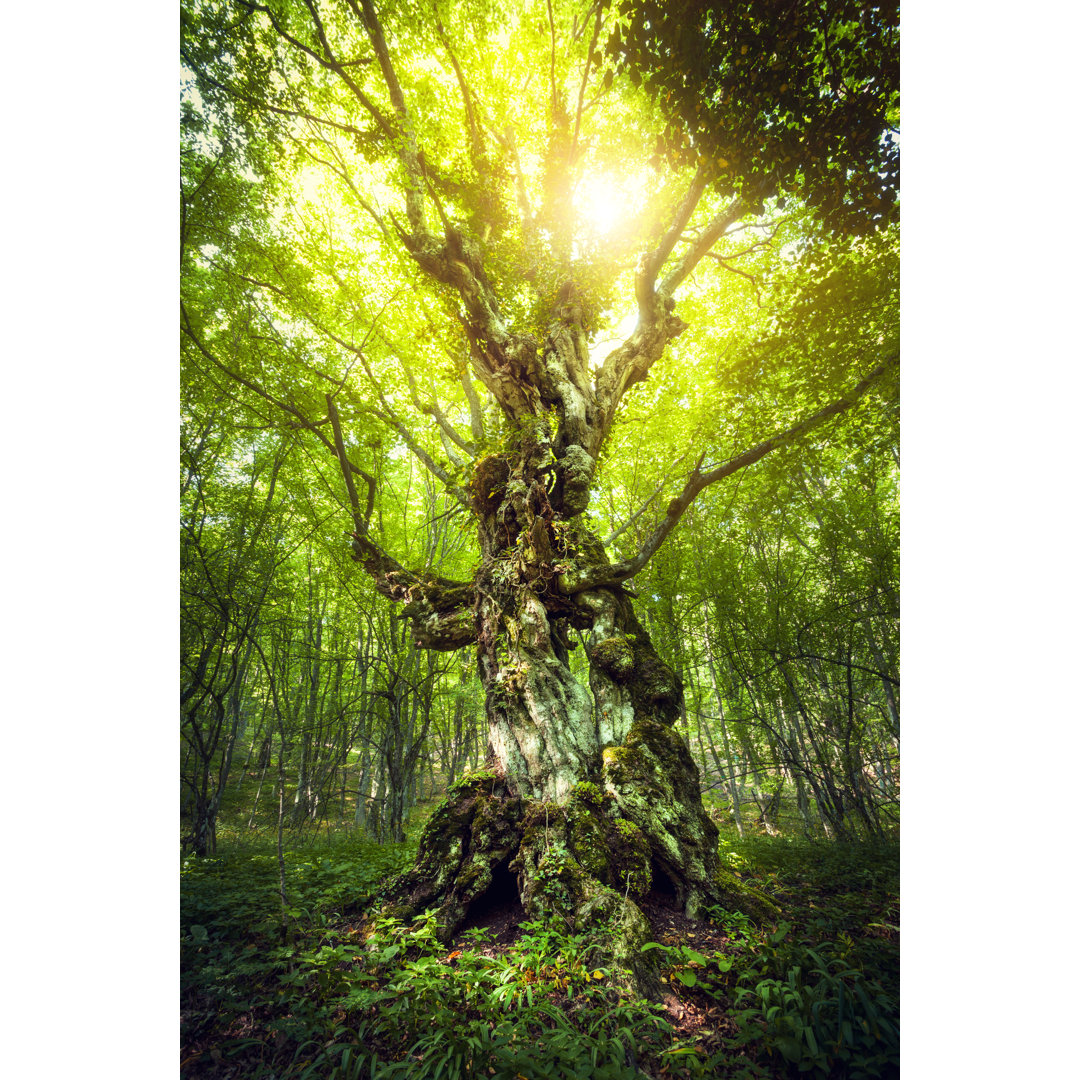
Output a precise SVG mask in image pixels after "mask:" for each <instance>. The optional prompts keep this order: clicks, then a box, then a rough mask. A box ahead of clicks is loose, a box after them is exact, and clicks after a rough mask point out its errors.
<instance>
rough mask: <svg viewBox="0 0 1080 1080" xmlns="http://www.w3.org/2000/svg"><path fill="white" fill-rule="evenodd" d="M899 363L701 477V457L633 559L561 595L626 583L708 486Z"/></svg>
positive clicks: (800, 432)
mask: <svg viewBox="0 0 1080 1080" xmlns="http://www.w3.org/2000/svg"><path fill="white" fill-rule="evenodd" d="M899 360H900V357H899V355H898V354H897V355H894V356H891V357H889V358H888V359H887V360H884V361H882V363H880V364H878V366H877V367H875V368H874V370H873V371H871V372H870V373H869V375H867V376H866V378H865V379H863V380H862V381H861V382H859V383H858V384H857V385H856V386H854V387H853V388H852V389H851V391H850V392H849V393H848V394H846V395H845V396H844V397H842V398H839V399H837V400H836V401H834V402H832V404H830V405H826V406H825V408H824V409H821V410H819V411H818V412H816V413H814V414H813V415H812V416H808V417H806V419H804V420H800V421H799V422H798V423H797V424H793V425H792V426H791V427H789V428H787V429H786V430H784V431H780V432H777V434H775V435H772V436H770V437H769V438H768V439H766V440H765V441H764V442H760V443H758V445H757V446H755V447H752V448H751V449H749V450H747V451H745V452H744V453H742V454H740V455H739V456H738V457H734V458H731V459H730V460H729V461H726V462H725V463H724V464H723V465H720V466H718V467H717V468H715V469H711V470H710V471H709V472H705V473H703V472H701V471H700V470H701V463H702V461H703V460H704V457H705V455H704V454H703V455H702V456H701V458H699V459H698V463H697V465H695V466H694V471H693V472H692V473H691V474H690V476H689V478H688V479H687V481H686V483H685V485H684V486H683V490H682V492H681V494H679V495H678V496H677V497H676V498H674V499H672V500H671V502H670V503H669V504H668V508H667V513H666V514H665V515H664V518H663V520H662V521H661V522H660V524H659V525H657V527H656V528H655V529H654V530H653V532H652V533H651V535H650V536H649V537H648V538H647V539H646V541H645V543H644V544H642V546H641V548H640V550H639V551H638V553H637V554H636V555H635V556H634V557H633V558H631V559H626V560H624V561H622V562H619V563H615V564H614V565H612V566H606V567H599V568H597V569H596V570H595V571H594V572H593V573H592V574H589V575H586V576H584V577H582V578H580V579H577V580H575V581H573V582H569V581H566V582H564V583H563V587H564V591H566V592H568V593H570V594H574V593H579V592H582V591H584V590H585V589H594V588H598V587H601V586H605V585H614V584H618V583H619V582H622V581H626V580H627V579H628V578H632V577H633V576H634V575H635V574H636V573H638V572H639V571H640V570H641V569H642V568H643V567H644V566H645V564H646V563H647V562H648V561H649V559H651V558H652V557H653V555H654V554H655V553H656V551H657V550H658V549H659V547H660V545H661V544H662V543H663V542H664V541H665V540H666V539H667V537H668V534H669V533H670V532H671V530H672V529H674V528H675V526H676V525H677V524H678V522H679V519H680V518H681V517H682V516H683V514H684V513H685V512H686V508H687V507H688V506H689V505H690V504H691V503H692V502H693V501H694V499H695V498H696V497H697V496H698V494H699V493H700V492H702V491H703V490H704V489H705V488H707V487H708V486H709V485H710V484H715V483H716V482H717V481H718V480H723V479H725V478H726V477H728V476H731V475H732V474H734V473H737V472H739V471H740V470H742V469H745V468H747V467H748V466H750V465H753V464H754V463H755V462H758V461H760V460H761V459H762V458H763V457H765V455H766V454H769V453H771V452H772V451H773V450H776V449H777V448H779V447H781V446H785V445H787V444H789V443H791V442H793V441H794V440H796V439H798V438H801V437H802V436H804V435H806V434H808V433H809V432H811V431H813V430H814V429H815V428H817V427H820V426H821V425H822V424H824V423H825V422H826V421H827V420H830V419H832V417H834V416H837V415H839V414H840V413H842V412H844V411H846V410H847V409H850V408H851V406H852V405H854V404H855V403H856V402H857V401H858V400H859V399H860V398H861V397H863V395H864V394H866V392H867V391H868V390H869V389H870V388H871V387H872V386H873V385H874V383H875V382H876V381H877V380H878V378H879V377H880V376H881V375H882V374H884V372H885V371H886V370H888V369H889V368H890V367H893V366H894V365H896V364H898V363H899Z"/></svg>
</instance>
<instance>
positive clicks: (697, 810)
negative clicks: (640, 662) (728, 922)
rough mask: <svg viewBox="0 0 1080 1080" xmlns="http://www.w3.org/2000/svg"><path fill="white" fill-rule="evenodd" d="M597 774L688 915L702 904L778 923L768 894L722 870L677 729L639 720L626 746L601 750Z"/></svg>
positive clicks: (690, 762)
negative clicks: (599, 774) (602, 752)
mask: <svg viewBox="0 0 1080 1080" xmlns="http://www.w3.org/2000/svg"><path fill="white" fill-rule="evenodd" d="M603 774H604V786H605V790H606V792H607V794H609V795H610V796H611V798H612V799H614V802H615V804H616V806H617V808H618V814H619V815H620V816H621V817H622V818H624V819H626V820H628V821H629V822H632V823H633V825H634V826H636V827H637V829H638V830H640V834H641V838H642V839H641V846H642V847H644V848H645V849H646V850H647V851H648V852H649V855H650V858H651V861H652V863H653V864H654V865H655V867H656V868H658V869H659V870H660V871H662V872H663V874H664V876H665V877H666V878H667V879H668V881H669V883H670V884H671V886H672V887H673V888H674V890H675V900H676V903H677V904H678V906H679V907H680V908H681V909H682V910H683V911H684V912H685V913H686V915H687V916H688V917H690V918H697V917H699V916H700V915H701V913H702V909H703V907H704V906H705V905H707V904H720V905H722V906H724V907H726V908H729V909H732V910H737V911H742V912H745V913H746V914H747V915H748V916H750V918H752V919H753V920H754V921H755V922H759V923H766V922H770V921H772V920H773V919H775V918H776V917H777V915H778V914H779V909H778V908H777V907H776V905H775V904H774V903H773V902H772V901H771V900H770V899H769V898H768V897H767V896H765V895H764V894H763V893H761V892H760V891H758V890H757V889H753V888H751V887H750V886H748V885H744V884H743V883H742V882H741V881H740V880H739V879H738V878H737V877H736V876H735V875H734V874H732V873H731V872H730V871H729V870H726V869H725V868H724V867H723V866H721V864H720V861H719V858H718V856H717V850H716V849H717V830H716V826H715V825H714V824H713V823H712V821H710V820H709V818H708V816H707V815H706V814H705V811H704V809H703V807H702V805H701V793H700V788H699V786H698V778H697V768H696V767H695V765H694V763H693V760H692V759H691V757H690V752H689V750H688V749H687V748H686V744H685V743H684V742H683V741H682V739H681V738H680V737H679V735H678V733H677V732H676V731H674V730H673V729H672V728H670V727H668V726H667V725H665V724H663V723H660V722H659V721H656V720H651V719H648V718H646V717H638V718H637V719H635V721H634V723H633V725H632V727H631V729H630V733H629V735H628V736H627V738H626V741H625V743H624V744H623V745H622V746H613V747H609V748H608V749H606V750H605V751H604V760H603Z"/></svg>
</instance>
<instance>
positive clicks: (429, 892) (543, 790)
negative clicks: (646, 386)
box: [353, 303, 776, 990]
mask: <svg viewBox="0 0 1080 1080" xmlns="http://www.w3.org/2000/svg"><path fill="white" fill-rule="evenodd" d="M660 318H661V319H663V320H667V322H668V323H669V325H668V327H667V335H666V336H671V334H672V333H673V332H677V330H678V328H679V327H678V325H677V320H673V318H672V317H671V316H670V315H669V314H668V312H667V311H664V310H663V309H662V314H661V316H660ZM576 320H580V309H577V308H576V307H575V305H573V304H572V303H570V304H568V305H567V306H566V307H564V309H563V312H562V313H561V316H560V318H559V319H558V320H557V321H556V324H555V325H554V327H553V328H552V330H551V331H550V333H549V336H548V341H547V344H546V347H545V349H544V350H543V351H542V352H541V350H539V349H537V348H536V346H535V343H532V342H530V341H525V342H521V341H518V342H517V346H516V350H515V352H514V354H513V363H507V364H502V365H496V364H494V363H492V365H491V369H492V372H494V375H503V376H504V377H503V378H502V379H500V378H497V377H494V375H493V377H491V378H490V379H489V380H485V381H488V384H489V386H490V387H491V388H492V389H493V390H501V391H504V392H503V394H502V396H501V398H500V401H501V404H502V405H503V408H504V411H505V412H506V414H507V416H508V418H509V419H510V420H511V421H512V423H513V425H514V431H515V434H514V437H513V440H512V443H511V445H510V447H509V448H508V449H506V450H504V451H502V452H500V453H495V454H490V455H488V456H487V457H484V458H482V459H481V460H480V461H479V462H478V463H477V465H476V467H475V470H474V474H473V478H472V482H471V485H470V490H469V491H468V493H467V497H468V500H469V503H470V506H471V509H472V511H473V513H474V515H475V518H476V521H477V527H478V535H479V542H480V549H481V564H480V568H479V570H478V572H477V573H476V576H475V578H474V580H473V581H472V582H470V583H468V584H464V583H455V582H449V581H443V580H440V579H435V578H431V577H424V576H423V575H419V574H412V573H410V572H408V571H404V570H403V569H402V568H400V567H397V566H396V564H395V565H394V566H392V567H391V566H390V565H389V562H390V560H388V558H387V556H385V554H384V553H383V552H381V551H380V550H379V549H378V548H377V547H376V546H375V545H374V543H373V542H371V541H370V539H369V538H368V537H367V535H366V533H364V532H362V531H359V532H357V533H356V534H355V535H354V544H353V546H354V556H355V557H356V558H357V560H358V561H360V562H361V563H362V564H363V565H364V566H365V568H366V569H368V571H369V572H370V573H372V574H373V576H374V577H375V579H376V582H377V584H379V587H380V588H381V589H382V591H384V593H386V594H387V595H389V596H392V597H394V598H396V599H399V600H404V601H406V607H405V612H406V614H408V615H410V616H411V617H412V619H413V626H414V631H415V640H416V643H417V644H418V645H424V646H427V647H434V648H455V647H460V646H461V645H462V644H464V643H465V641H467V640H470V639H471V640H473V641H475V642H476V647H477V653H478V661H479V670H480V677H481V680H482V683H483V686H484V691H485V694H486V709H487V719H488V730H489V768H488V770H486V772H485V773H483V774H481V775H480V776H479V777H475V778H472V779H469V780H467V781H465V782H463V783H461V784H459V785H457V786H456V787H455V788H453V789H452V790H451V791H450V793H449V795H448V797H447V800H446V802H445V803H444V804H443V805H442V806H441V807H440V808H439V809H438V810H437V811H436V813H435V814H434V815H433V816H432V818H431V820H430V822H429V823H428V825H427V827H426V830H425V832H424V834H423V837H422V839H421V844H420V851H419V854H418V858H417V863H416V866H415V868H414V869H413V871H411V872H410V873H409V874H408V875H406V876H405V878H404V879H403V880H402V881H401V882H399V883H398V886H397V889H396V892H397V895H398V898H399V900H400V903H399V905H398V908H397V910H398V912H399V913H401V914H403V915H404V914H407V913H411V912H416V911H419V910H420V909H422V908H429V907H431V906H436V905H437V907H438V912H439V926H440V933H441V935H442V936H443V937H444V938H447V939H448V938H449V937H451V936H452V935H453V934H454V932H455V931H456V930H457V929H458V928H459V927H460V926H461V925H462V924H463V922H464V921H465V920H466V919H467V918H468V916H469V914H470V912H471V911H472V912H475V911H476V909H477V908H478V907H479V906H482V904H483V903H484V897H485V896H486V895H489V894H491V893H492V892H494V893H498V894H501V893H503V892H505V891H506V890H507V889H508V888H509V886H508V884H507V883H508V882H509V883H511V884H512V887H513V889H514V890H515V891H516V893H517V895H518V897H519V899H520V900H521V902H522V904H523V905H524V908H525V910H526V912H528V913H529V914H530V915H536V914H539V913H542V912H559V913H560V914H561V915H562V916H563V917H565V918H567V919H568V920H570V921H571V922H573V923H574V924H575V925H579V926H580V925H584V924H586V923H589V922H595V921H598V920H601V919H604V918H613V917H616V916H618V919H619V922H620V926H621V927H622V931H621V933H620V934H618V935H615V940H617V942H618V943H620V944H618V945H617V951H618V950H619V949H621V950H622V956H621V959H622V960H623V961H624V962H625V963H626V964H627V965H629V966H630V967H631V969H632V970H633V971H634V973H635V974H634V979H635V982H636V985H637V986H638V988H639V989H646V990H648V989H649V988H650V985H652V984H651V982H650V980H651V978H652V976H651V975H650V974H649V971H648V969H647V967H646V966H645V965H644V962H643V961H642V960H641V958H640V957H639V956H638V955H637V950H636V948H635V946H636V945H640V944H641V942H642V941H643V940H644V939H645V938H644V935H647V933H648V923H647V921H646V920H645V918H644V916H643V915H642V912H641V910H640V909H639V907H638V906H637V904H636V902H635V901H637V900H640V899H641V898H643V897H644V896H646V895H647V894H649V893H650V892H659V893H661V894H664V895H666V897H667V898H668V901H669V902H670V903H672V904H674V905H676V906H677V907H678V908H679V909H680V910H682V911H684V912H685V913H686V914H687V915H690V916H695V915H697V913H698V912H700V911H701V910H702V908H703V906H704V905H707V904H710V903H719V904H723V905H725V906H727V907H737V908H739V909H741V910H744V911H746V912H748V913H749V914H751V915H753V916H754V917H756V918H758V919H765V918H768V917H770V916H771V915H773V914H775V913H776V909H775V907H774V906H773V905H772V904H771V903H770V901H769V900H768V899H767V898H766V897H764V896H763V895H761V894H760V893H756V892H754V891H753V890H750V889H748V888H747V887H745V886H743V885H742V884H741V883H740V882H739V881H738V879H737V878H736V877H734V875H732V874H730V873H729V872H727V871H726V870H724V869H723V868H722V867H721V865H720V864H719V862H718V858H717V850H716V849H717V843H716V841H717V830H716V827H715V825H713V823H712V822H711V821H710V820H709V818H708V816H707V815H706V814H705V811H704V809H703V806H702V802H701V791H700V787H699V782H698V770H697V767H696V765H695V764H694V762H693V759H692V758H691V755H690V752H689V749H688V748H687V746H686V745H685V743H684V742H683V740H682V739H681V737H680V736H679V735H678V734H677V732H676V731H675V730H674V727H673V725H674V723H675V721H676V719H677V718H678V716H679V715H680V711H681V707H682V700H683V698H682V693H683V691H682V686H681V684H680V683H679V680H678V679H677V677H676V676H675V674H674V673H673V672H672V670H671V668H670V667H668V665H667V664H666V663H664V661H663V660H662V659H661V658H660V657H659V656H658V655H657V653H656V650H655V649H654V648H653V645H652V642H651V640H650V638H649V634H648V633H647V632H646V630H645V628H644V627H643V626H642V625H641V623H640V622H639V621H638V619H637V617H636V616H635V614H634V609H633V605H632V603H631V598H630V594H629V593H628V591H627V590H626V589H625V588H624V586H623V584H622V581H624V580H625V579H626V577H628V576H629V575H630V573H631V572H632V568H630V567H629V566H620V567H612V566H611V565H610V564H609V562H608V559H607V556H606V554H605V552H604V549H603V546H602V544H601V543H600V541H599V540H598V539H597V537H596V536H595V535H594V534H593V533H592V532H591V531H590V529H589V528H588V526H587V525H586V524H585V519H584V518H583V516H582V511H583V510H584V509H585V507H586V506H587V503H588V497H589V484H590V481H591V479H592V474H593V471H594V468H595V457H594V455H595V454H596V453H598V450H599V446H600V444H601V443H602V441H603V436H604V434H606V428H607V424H608V422H609V419H610V415H611V410H610V407H608V408H601V407H600V405H599V404H598V394H597V393H596V391H595V390H594V389H593V388H591V387H589V386H588V385H587V384H586V382H585V380H584V379H583V378H577V377H576V375H577V374H578V373H580V372H581V371H583V370H584V369H585V368H584V362H585V359H586V356H585V353H584V349H585V346H584V338H583V335H582V334H581V333H580V325H579V322H578V321H576ZM663 339H664V335H660V337H659V338H656V340H655V341H654V342H653V346H652V347H660V346H661V345H662V340H663ZM644 340H645V341H649V340H652V339H650V338H649V335H645V338H644ZM539 357H542V358H543V367H542V370H541V368H540V365H539V364H538V362H537V361H538V359H539ZM508 368H517V375H516V377H513V378H511V377H509V376H508V375H507V374H506V372H507V369H508ZM481 370H484V369H483V368H482V369H481ZM614 370H615V369H612V371H614ZM620 370H623V373H624V375H625V369H620ZM489 374H491V372H489ZM598 381H599V382H600V384H601V386H603V385H604V384H603V380H602V379H601V380H598ZM620 381H621V383H622V385H621V386H620V387H619V388H618V392H617V391H616V390H615V389H612V391H611V395H610V396H611V398H613V399H616V398H617V397H618V396H619V393H620V392H621V391H622V390H625V388H626V385H628V384H629V382H628V380H627V379H626V378H625V377H623V378H622V379H621V380H620ZM507 388H510V389H512V391H513V393H506V392H505V391H506V390H507ZM608 404H609V406H610V402H609V403H608ZM553 419H554V421H555V422H554V423H553V422H552V420H553ZM556 433H557V434H556ZM687 501H689V500H687ZM681 511H682V507H677V508H676V509H675V510H674V511H671V513H672V514H674V515H675V516H677V515H678V514H680V513H681ZM571 629H578V630H587V631H590V632H591V634H590V640H591V646H590V651H589V656H588V658H587V659H588V664H589V687H588V688H586V687H585V686H584V685H582V684H581V683H580V682H579V681H578V680H577V679H576V678H575V676H574V674H573V673H572V671H571V668H570V651H571V650H572V649H573V648H574V644H573V643H572V642H571V635H570V630H571ZM653 989H655V986H654V985H653Z"/></svg>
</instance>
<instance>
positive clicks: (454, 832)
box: [386, 773, 523, 941]
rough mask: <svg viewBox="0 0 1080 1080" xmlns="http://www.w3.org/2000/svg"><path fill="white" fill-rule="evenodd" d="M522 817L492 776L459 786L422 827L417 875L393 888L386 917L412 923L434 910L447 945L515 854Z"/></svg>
mask: <svg viewBox="0 0 1080 1080" xmlns="http://www.w3.org/2000/svg"><path fill="white" fill-rule="evenodd" d="M522 814H523V804H522V800H521V799H519V798H517V797H515V796H512V795H510V794H509V793H508V792H507V790H506V786H505V784H503V783H502V781H500V780H499V779H497V778H496V777H495V776H494V774H492V773H484V774H479V775H476V776H473V777H469V778H466V779H465V780H463V781H461V782H460V783H458V784H455V785H454V786H453V787H452V788H451V789H450V791H449V792H448V793H447V796H446V798H445V799H444V800H443V802H442V803H441V804H440V805H439V807H438V808H437V809H436V810H435V812H434V813H433V814H432V815H431V818H430V819H429V820H428V823H427V825H426V826H425V827H424V831H423V833H422V834H421V837H420V845H419V848H418V851H417V856H416V863H415V865H414V866H413V869H412V870H410V871H409V872H408V873H406V874H403V875H401V877H399V878H397V879H396V880H395V881H394V882H392V883H391V884H390V886H389V888H388V890H387V894H388V900H389V904H388V906H387V908H386V913H387V914H389V915H393V916H396V917H397V918H401V919H408V918H411V917H412V916H414V915H417V914H419V913H420V912H421V911H424V910H426V909H429V908H432V907H435V908H436V909H437V916H436V923H437V927H438V929H437V933H438V936H439V938H440V940H442V941H449V940H450V938H451V937H452V936H453V935H454V933H455V932H456V931H457V929H458V928H459V927H460V926H461V924H462V923H463V922H464V921H465V919H466V917H467V916H468V914H469V908H470V906H471V905H472V904H473V902H474V901H475V900H477V899H478V898H479V897H481V896H483V895H484V893H485V892H487V890H488V889H489V888H490V886H491V884H492V880H493V876H494V872H495V870H496V868H497V867H499V866H500V865H505V864H506V863H508V862H509V860H510V858H511V857H512V856H513V855H514V853H515V852H516V851H517V848H518V845H519V841H520V836H521V819H522Z"/></svg>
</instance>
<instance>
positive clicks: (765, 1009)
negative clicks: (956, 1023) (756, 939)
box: [736, 931, 900, 1080]
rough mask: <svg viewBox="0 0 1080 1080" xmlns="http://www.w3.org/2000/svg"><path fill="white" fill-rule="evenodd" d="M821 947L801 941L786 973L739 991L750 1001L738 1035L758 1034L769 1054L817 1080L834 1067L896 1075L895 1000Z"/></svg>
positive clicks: (856, 1078)
mask: <svg viewBox="0 0 1080 1080" xmlns="http://www.w3.org/2000/svg"><path fill="white" fill-rule="evenodd" d="M785 932H786V931H785ZM775 936H776V935H774V937H775ZM774 944H779V940H777V941H776V942H774ZM824 951H825V950H824V949H822V950H814V949H811V948H807V947H805V946H803V947H802V948H801V953H802V958H803V963H801V964H796V965H794V966H792V967H790V968H789V969H788V970H787V972H786V975H785V977H784V978H783V979H775V978H767V979H762V980H760V981H758V982H757V983H756V984H755V985H753V986H751V987H745V988H743V989H741V990H740V991H739V992H738V995H737V1001H744V1000H747V999H749V1000H750V1001H751V1003H752V1004H750V1005H749V1006H747V1007H744V1008H743V1009H741V1010H740V1011H739V1013H738V1017H739V1021H740V1024H741V1026H742V1027H743V1034H742V1035H741V1036H739V1037H737V1040H736V1041H739V1042H743V1043H745V1042H748V1041H756V1040H757V1039H760V1040H761V1042H762V1044H763V1045H764V1046H765V1048H766V1049H767V1050H769V1052H770V1053H772V1054H774V1055H777V1056H780V1057H783V1058H784V1060H786V1061H787V1062H789V1063H790V1064H791V1065H793V1066H795V1067H796V1068H797V1069H798V1070H799V1072H800V1073H811V1074H812V1075H813V1076H815V1077H818V1078H821V1080H824V1078H825V1077H829V1076H831V1075H833V1074H834V1072H835V1071H836V1070H837V1069H839V1070H840V1071H841V1072H842V1074H843V1075H844V1076H845V1077H850V1078H851V1080H860V1078H867V1080H869V1078H871V1077H883V1076H891V1075H894V1074H895V1073H896V1071H897V1070H898V1069H899V1064H900V1032H899V1027H898V1025H897V1023H896V1019H895V1018H896V1017H897V1016H898V1014H899V1005H898V1003H897V1001H896V1000H895V999H894V998H893V997H891V996H890V995H889V994H888V993H886V991H885V990H884V989H883V988H882V987H881V986H880V984H878V983H876V982H873V981H871V980H868V979H866V978H865V977H864V976H863V974H862V973H861V972H859V971H856V970H854V969H853V968H848V967H846V966H845V965H844V963H843V960H842V959H841V958H839V957H836V958H830V959H827V958H826V957H825V956H824V955H822V954H823V952H824Z"/></svg>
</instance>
